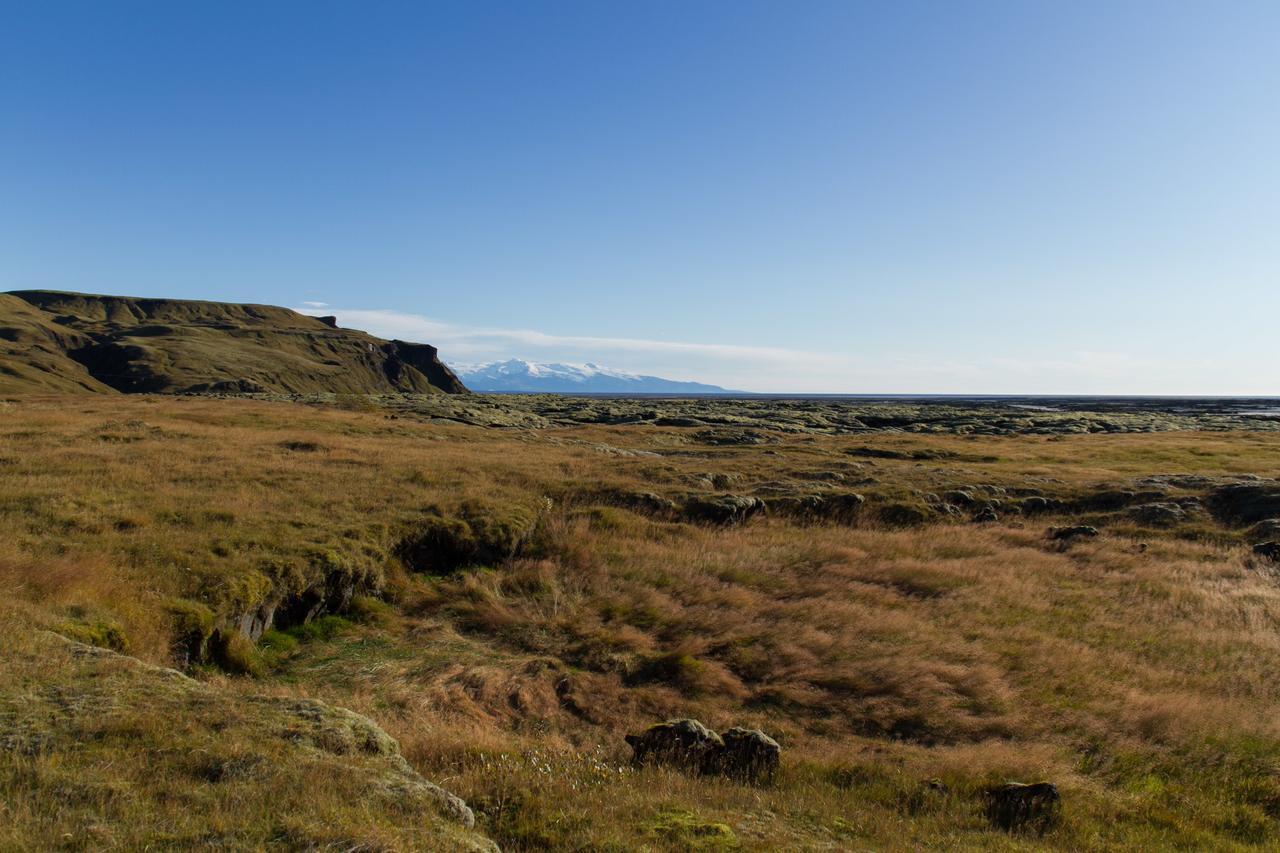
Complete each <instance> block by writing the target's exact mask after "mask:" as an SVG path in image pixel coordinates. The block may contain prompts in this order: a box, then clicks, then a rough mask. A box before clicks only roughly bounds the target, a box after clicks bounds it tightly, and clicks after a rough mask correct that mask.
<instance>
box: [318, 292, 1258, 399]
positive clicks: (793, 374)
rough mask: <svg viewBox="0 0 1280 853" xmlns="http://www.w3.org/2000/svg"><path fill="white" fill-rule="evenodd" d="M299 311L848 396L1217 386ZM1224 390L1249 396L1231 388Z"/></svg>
mask: <svg viewBox="0 0 1280 853" xmlns="http://www.w3.org/2000/svg"><path fill="white" fill-rule="evenodd" d="M303 305H304V307H303V308H300V309H298V310H299V311H300V312H301V313H304V314H312V315H317V314H321V313H325V314H333V315H336V316H337V318H338V323H339V325H341V326H345V327H347V328H354V329H363V330H365V331H368V332H370V333H372V334H375V335H378V336H380V337H385V338H399V339H401V340H409V341H420V342H425V343H430V344H432V345H434V346H435V347H437V348H438V349H439V350H440V355H441V357H442V358H443V359H444V360H445V361H446V362H458V363H464V362H471V363H474V362H483V361H493V360H500V359H506V358H512V357H518V358H527V359H529V360H532V361H560V362H568V363H582V362H596V363H599V364H604V365H606V366H608V367H612V368H617V369H620V370H626V371H630V372H632V373H646V374H652V375H656V376H662V377H665V378H668V379H684V380H694V381H699V382H710V383H714V384H716V385H722V386H724V387H726V388H735V389H739V390H744V391H760V392H778V393H808V394H823V393H837V394H839V393H847V394H1139V393H1143V394H1168V395H1177V394H1189V393H1195V392H1194V391H1193V390H1192V389H1194V388H1195V387H1213V385H1214V384H1215V383H1214V382H1213V377H1212V376H1210V375H1209V371H1208V370H1207V368H1206V366H1205V365H1203V364H1196V363H1187V364H1172V363H1170V362H1168V361H1167V360H1153V359H1139V358H1136V357H1134V356H1132V355H1130V354H1127V353H1123V352H1093V351H1077V352H1069V353H1063V354H1060V355H1054V354H1043V355H1041V356H1039V357H1036V358H1027V357H1025V356H1024V354H1022V353H1017V352H1015V353H1008V352H1006V353H999V352H993V353H992V354H991V355H990V356H983V357H981V358H974V359H968V360H966V359H931V358H911V357H903V356H895V355H892V354H887V353H886V354H877V355H875V356H874V357H866V356H856V355H852V354H832V353H818V352H807V351H804V350H796V349H788V348H781V347H761V346H747V345H738V344H708V343H693V342H684V341H661V340H651V339H646V338H609V337H597V336H588V335H552V334H547V333H546V332H539V331H536V330H533V329H502V328H492V327H484V326H466V325H459V324H455V323H446V322H442V321H440V320H435V319H432V318H430V317H425V316H422V315H420V314H407V313H403V312H399V311H389V310H377V309H339V308H332V307H330V306H323V307H324V308H325V309H326V310H325V311H323V312H322V311H320V310H318V309H319V308H320V307H322V306H320V305H318V304H315V303H303ZM1218 393H1241V394H1245V393H1250V392H1249V391H1247V390H1242V389H1234V390H1233V389H1228V390H1224V391H1219V392H1218Z"/></svg>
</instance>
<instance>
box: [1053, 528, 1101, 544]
mask: <svg viewBox="0 0 1280 853" xmlns="http://www.w3.org/2000/svg"><path fill="white" fill-rule="evenodd" d="M1097 535H1098V528H1096V527H1091V526H1090V525H1087V524H1078V525H1075V526H1074V527H1050V528H1049V533H1048V536H1049V538H1050V539H1053V540H1055V541H1058V542H1066V541H1068V540H1071V539H1076V538H1080V537H1084V538H1087V539H1092V538H1093V537H1095V536H1097Z"/></svg>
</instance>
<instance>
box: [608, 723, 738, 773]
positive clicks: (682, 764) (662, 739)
mask: <svg viewBox="0 0 1280 853" xmlns="http://www.w3.org/2000/svg"><path fill="white" fill-rule="evenodd" d="M626 741H627V743H628V744H630V745H631V752H632V755H631V763H632V764H634V765H635V766H636V767H644V766H664V767H677V768H679V769H681V770H686V771H688V772H691V773H714V772H715V771H716V769H717V767H718V764H719V759H720V753H721V752H722V751H723V750H724V740H722V739H721V737H720V735H718V734H716V733H715V732H713V731H711V729H709V728H707V727H706V726H704V725H703V724H702V723H700V722H698V721H697V720H689V719H682V720H668V721H667V722H665V723H656V724H654V725H652V726H649V728H647V729H645V730H644V731H643V732H641V733H640V734H638V735H627V736H626Z"/></svg>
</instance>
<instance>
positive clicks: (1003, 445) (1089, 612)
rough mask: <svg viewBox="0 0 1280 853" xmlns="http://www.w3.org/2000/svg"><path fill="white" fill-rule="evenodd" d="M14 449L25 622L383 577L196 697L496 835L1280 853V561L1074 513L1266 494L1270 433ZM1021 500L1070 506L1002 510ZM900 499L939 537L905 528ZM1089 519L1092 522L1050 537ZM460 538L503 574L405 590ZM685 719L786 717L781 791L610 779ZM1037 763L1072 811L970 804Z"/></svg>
mask: <svg viewBox="0 0 1280 853" xmlns="http://www.w3.org/2000/svg"><path fill="white" fill-rule="evenodd" d="M0 434H3V435H4V438H5V442H4V445H3V448H4V449H3V450H2V451H0V541H3V542H4V545H3V546H0V578H3V583H4V585H5V587H6V588H7V589H10V590H12V591H13V595H14V598H15V600H17V601H21V602H24V603H23V604H22V607H21V617H20V620H21V624H22V625H23V626H26V628H28V629H29V628H30V627H33V626H44V627H49V628H53V629H56V630H60V631H62V632H63V633H67V634H71V635H76V636H79V637H80V638H81V639H86V640H90V641H94V642H98V643H99V644H104V645H117V646H119V647H121V648H125V649H127V650H128V651H129V652H131V653H132V654H136V655H138V656H140V657H142V658H144V659H147V660H150V661H153V662H156V663H167V662H170V661H172V660H173V654H174V649H175V631H176V630H177V622H176V619H177V617H176V616H175V608H174V602H175V601H182V602H189V603H191V604H192V605H196V606H199V607H202V608H206V609H207V611H208V613H209V614H210V618H214V619H220V618H229V617H233V616H236V615H238V614H239V613H241V612H243V611H244V610H245V609H246V608H251V607H252V606H254V605H255V604H256V603H258V602H259V601H261V600H262V599H263V597H264V596H270V595H278V594H280V593H281V592H282V591H284V592H290V593H297V592H300V591H303V590H305V589H307V588H308V587H309V586H311V585H314V584H315V583H317V582H318V581H320V580H323V578H324V577H326V576H327V574H329V573H332V572H334V571H338V572H339V573H345V574H348V575H350V576H351V577H355V578H359V579H361V583H362V586H361V590H360V594H359V595H358V596H357V597H356V598H354V599H352V601H351V602H349V603H348V604H347V606H346V607H345V609H344V612H343V614H342V616H341V618H337V617H329V618H328V619H321V620H319V621H316V622H312V623H310V624H308V625H296V626H293V627H292V628H290V629H289V630H276V631H272V632H270V633H268V634H267V635H266V636H265V637H264V638H263V640H262V642H261V643H259V644H258V646H257V647H255V648H248V649H242V650H241V651H242V652H243V654H244V660H245V666H244V667H243V668H244V669H247V670H250V671H253V672H255V673H257V675H256V677H254V678H248V679H246V678H228V677H227V676H225V675H221V674H219V673H218V672H216V671H213V670H204V675H203V677H204V678H205V679H207V680H208V681H209V682H210V683H211V684H212V685H214V686H216V688H217V689H218V691H220V695H227V696H231V697H234V696H236V695H237V694H239V693H244V694H246V695H251V694H258V693H261V692H263V691H266V692H269V693H270V692H276V693H279V694H282V695H306V696H315V697H319V698H323V699H325V700H328V701H331V702H334V703H336V704H338V705H342V706H344V707H351V708H355V709H356V710H359V711H361V712H362V713H365V714H367V715H368V716H370V717H371V718H372V719H374V720H376V721H377V722H378V723H379V724H381V725H382V726H383V727H384V728H386V730H387V731H388V732H390V733H391V734H392V735H394V736H395V737H396V738H397V739H398V740H399V742H400V745H401V748H402V749H403V752H404V754H405V755H406V757H407V758H408V759H409V761H410V762H411V764H412V765H413V766H414V768H415V769H416V770H418V771H420V772H421V773H422V774H423V775H424V776H426V777H427V778H432V779H437V780H439V781H441V782H442V783H444V784H446V787H449V788H450V789H452V790H454V791H455V792H457V793H459V794H460V795H462V796H464V798H466V799H467V800H468V802H470V803H471V805H472V806H473V807H474V808H475V809H476V810H477V817H478V821H479V826H480V827H481V828H482V829H483V830H484V831H486V832H487V833H488V834H489V835H490V836H491V837H493V838H495V839H496V840H498V841H499V842H500V843H501V844H503V846H504V847H509V848H514V849H540V848H546V847H586V848H601V847H604V848H608V847H610V846H614V847H617V848H619V849H623V848H631V847H634V846H636V845H637V844H639V843H643V844H645V845H648V846H649V847H650V848H651V849H689V848H698V847H703V848H735V847H745V848H751V849H776V848H779V847H792V848H817V847H824V846H827V847H830V846H835V847H846V846H847V847H855V848H856V847H865V846H871V847H876V848H903V849H907V848H913V847H919V846H923V845H931V846H946V847H968V848H1007V847H1021V846H1037V845H1039V844H1052V845H1056V846H1061V847H1070V848H1076V849H1080V848H1113V849H1133V848H1135V847H1148V848H1150V847H1171V846H1183V847H1201V848H1206V847H1207V848H1218V849H1233V848H1237V847H1238V848H1244V847H1247V846H1250V845H1256V844H1274V843H1276V842H1277V841H1278V840H1280V835H1278V834H1277V833H1278V828H1277V817H1278V816H1280V781H1278V779H1277V774H1276V767H1277V765H1278V763H1280V733H1278V732H1277V730H1276V725H1275V723H1274V713H1273V712H1274V708H1275V707H1276V704H1277V700H1280V696H1278V695H1277V692H1280V688H1277V687H1276V686H1275V683H1274V679H1273V678H1271V677H1270V674H1271V673H1274V672H1275V671H1277V667H1278V666H1280V644H1277V633H1276V629H1277V627H1278V620H1280V592H1278V588H1277V586H1276V581H1275V576H1274V574H1273V573H1272V572H1271V571H1270V570H1269V569H1268V568H1267V567H1266V566H1264V565H1259V564H1257V563H1255V562H1254V560H1253V558H1251V557H1250V556H1249V555H1248V549H1247V548H1246V547H1245V545H1244V540H1243V538H1242V536H1241V531H1240V530H1238V529H1235V528H1231V527H1226V526H1223V525H1221V524H1219V523H1218V522H1217V521H1215V520H1214V518H1213V517H1212V516H1211V515H1209V514H1208V513H1205V512H1203V511H1196V512H1191V513H1188V515H1187V517H1186V518H1185V519H1184V520H1182V521H1180V522H1178V523H1177V524H1176V525H1174V526H1172V527H1169V528H1154V529H1153V528H1151V527H1148V526H1144V525H1143V524H1141V523H1139V521H1137V520H1135V517H1134V516H1132V515H1131V514H1127V513H1126V512H1125V511H1123V510H1120V511H1114V512H1113V511H1109V510H1107V511H1103V510H1096V509H1089V508H1087V507H1085V505H1084V504H1082V503H1080V501H1081V500H1082V499H1083V498H1087V497H1088V496H1089V495H1091V494H1095V493H1097V492H1099V491H1101V490H1105V489H1121V488H1127V489H1134V490H1138V489H1149V488H1152V487H1151V486H1150V484H1149V483H1148V484H1146V485H1143V484H1142V481H1144V480H1147V479H1148V478H1150V477H1152V476H1153V475H1169V474H1195V475H1204V476H1210V477H1227V476H1238V475H1244V474H1262V475H1268V474H1270V473H1273V472H1275V471H1276V470H1278V469H1280V440H1277V439H1276V438H1274V437H1273V436H1272V435H1271V434H1263V433H1212V434H1211V433H1199V432H1170V433H1161V434H1134V435H1079V436H1067V437H1063V436H1007V437H994V436H988V437H983V438H982V439H980V440H978V439H973V438H967V437H963V436H953V435H910V436H908V435H900V434H898V435H895V434H873V435H859V436H813V435H805V434H790V435H788V434H783V433H775V434H770V435H768V439H769V441H768V443H767V444H764V445H760V446H754V445H752V446H739V445H733V444H727V445H726V444H716V443H714V442H713V441H712V440H711V439H712V438H714V436H707V437H693V436H691V433H690V431H689V430H688V429H680V428H663V427H660V426H655V425H651V424H646V425H630V426H602V425H589V426H582V427H576V428H572V429H568V430H542V431H524V430H505V431H502V430H482V429H476V428H471V427H463V426H449V425H442V424H439V423H431V422H427V421H426V420H425V419H423V420H418V419H416V418H415V417H413V416H412V415H411V414H407V413H403V412H401V413H400V417H397V418H396V419H394V420H389V419H388V415H387V414H386V412H385V411H383V410H377V409H375V410H373V411H347V410H343V409H340V408H334V407H303V406H297V405H282V404H270V403H263V402H236V401H227V400H201V399H189V398H179V399H172V398H169V399H165V398H114V399H112V400H110V401H109V402H108V401H106V400H94V399H90V398H79V399H77V400H76V401H75V402H74V403H68V402H67V401H66V400H54V399H50V400H47V401H38V400H26V401H20V402H15V403H11V404H9V405H7V406H4V407H0ZM868 449H870V450H872V451H875V452H873V453H868V452H867V451H868ZM1159 488H1160V489H1161V490H1162V491H1163V492H1164V493H1166V494H1167V496H1168V497H1169V498H1171V499H1173V498H1185V497H1188V496H1192V495H1193V494H1194V493H1195V490H1194V489H1189V488H1186V487H1183V486H1176V485H1167V484H1166V485H1164V486H1160V487H1159ZM966 489H967V490H968V491H969V492H971V493H975V494H978V495H985V496H988V497H990V496H993V495H996V494H1001V495H1003V498H1002V500H1003V503H1002V504H1001V510H1000V513H1001V518H1000V520H999V521H997V522H995V523H992V524H982V525H978V524H972V523H970V521H969V514H967V513H966V514H965V515H961V516H949V515H946V514H942V513H940V512H939V511H938V510H937V506H938V503H937V502H936V501H933V500H932V499H931V498H930V495H935V494H938V495H941V494H945V493H947V492H948V491H955V490H962V491H963V490H966ZM854 491H856V492H857V493H858V494H860V495H862V497H863V499H864V503H863V504H862V505H861V508H860V510H859V512H858V514H857V517H855V518H851V519H841V520H839V521H835V520H825V519H823V518H813V517H804V516H793V515H788V514H785V513H784V512H781V511H773V512H771V513H769V514H768V515H767V516H765V517H761V518H758V519H755V520H753V521H751V522H749V523H746V524H743V525H730V526H727V527H722V526H716V525H709V524H705V523H698V524H695V523H690V522H689V521H688V520H686V519H685V518H684V517H683V516H682V515H681V512H680V509H679V508H680V506H682V505H683V503H684V502H685V501H687V500H689V499H690V498H692V497H699V496H704V497H705V496H707V495H715V494H722V493H734V494H742V495H759V496H761V497H763V498H765V499H767V500H774V499H776V498H778V497H786V496H797V495H816V496H820V497H824V498H825V499H826V500H827V501H828V503H830V502H831V501H833V500H834V499H835V498H836V497H837V496H841V495H847V494H849V493H852V492H854ZM1030 491H1035V492H1036V493H1038V494H1039V495H1042V496H1045V497H1047V498H1051V499H1053V500H1055V501H1060V502H1061V504H1060V507H1059V509H1056V510H1053V511H1051V512H1049V513H1048V514H1043V515H1030V514H1026V515H1023V514H1019V513H1017V512H1015V511H1013V507H1015V506H1017V505H1019V503H1020V502H1021V501H1022V500H1025V493H1026V492H1030ZM637 495H643V496H645V498H644V499H643V500H639V499H637V497H636V496H637ZM782 505H785V504H779V506H782ZM903 506H909V507H913V508H917V509H919V511H920V512H921V513H922V514H923V518H922V519H920V520H919V521H918V523H912V524H910V525H908V526H901V525H900V524H897V525H895V524H893V523H890V521H892V520H893V519H901V518H903V517H904V516H902V515H901V514H900V513H890V512H887V511H886V508H889V507H903ZM1066 507H1071V508H1070V509H1066ZM504 519H505V521H504ZM1076 521H1089V522H1092V523H1096V524H1099V525H1101V526H1102V528H1103V531H1104V535H1103V536H1102V537H1100V538H1098V539H1096V540H1090V541H1081V542H1076V543H1073V544H1069V545H1063V544H1061V543H1056V542H1053V541H1051V540H1049V539H1047V538H1046V537H1045V529H1046V527H1048V526H1049V525H1052V524H1062V523H1068V522H1076ZM462 524H465V525H467V527H466V529H467V531H468V535H470V536H471V537H472V540H468V541H470V542H471V543H472V544H471V545H468V546H467V547H468V548H470V550H467V549H462V550H463V551H464V552H465V554H468V555H471V556H472V557H474V558H475V560H476V562H478V563H479V565H476V566H471V567H464V568H463V569H462V570H460V571H452V570H450V567H443V566H434V567H431V568H430V572H431V573H422V572H413V571H409V570H407V567H406V565H405V558H406V554H407V553H409V552H407V551H406V550H405V543H406V541H417V540H415V539H414V537H415V536H417V537H419V538H421V537H422V536H423V531H424V530H427V531H428V532H431V535H433V536H434V535H438V533H437V532H434V531H436V527H435V526H439V525H445V526H447V527H448V528H449V529H450V530H456V529H457V528H458V526H459V525H462ZM433 525H435V526H433ZM485 525H488V526H487V527H486V526H485ZM504 525H505V526H504ZM495 530H497V531H499V532H494V531H495ZM508 530H515V531H516V532H515V533H514V534H512V535H508V534H507V533H505V532H502V531H508ZM431 541H439V540H438V539H436V540H431ZM449 541H450V542H454V541H455V540H449ZM476 542H480V543H481V544H484V543H490V544H489V545H488V546H486V547H487V548H488V550H485V548H482V547H480V545H477V544H475V543H476ZM495 542H496V543H499V544H500V545H501V547H498V546H496V545H492V543H495ZM476 555H479V556H476ZM411 562H412V561H411ZM412 567H413V566H412V565H411V566H409V567H408V568H412ZM419 568H424V567H423V566H419ZM18 623H19V617H18V616H15V617H14V620H13V624H18ZM77 632H79V633H78V634H77ZM3 689H6V690H11V689H12V682H10V683H9V684H7V685H4V686H3ZM157 713H159V712H157ZM686 714H687V715H694V716H698V717H700V718H701V719H703V720H704V721H705V722H707V723H709V724H711V725H713V726H717V727H725V726H728V725H731V724H735V723H749V724H752V725H759V726H761V727H763V728H765V729H766V730H767V731H770V732H773V733H776V734H777V735H778V737H779V739H780V740H781V741H782V743H783V746H784V749H785V752H784V762H783V772H782V775H781V778H780V780H779V782H778V784H777V785H776V786H775V787H773V788H765V789H757V788H750V787H743V786H738V785H735V784H732V783H728V782H724V781H711V780H699V779H690V778H687V777H683V776H680V775H676V774H671V773H665V772H661V771H644V772H643V773H637V772H635V771H632V770H630V769H629V768H627V767H626V766H625V758H626V750H625V747H624V746H623V745H622V743H621V735H622V733H623V732H625V731H627V730H635V729H636V728H638V727H640V726H643V725H645V724H647V723H649V722H652V721H653V720H655V719H660V718H666V717H670V716H676V715H686ZM1041 777H1044V778H1049V779H1052V780H1053V781H1055V782H1057V783H1058V784H1059V786H1060V787H1061V789H1062V790H1063V793H1064V797H1065V801H1066V808H1065V811H1064V819H1063V822H1062V824H1061V825H1060V826H1059V827H1057V828H1056V829H1054V830H1052V831H1051V832H1050V834H1049V835H1047V836H1046V837H1045V838H1044V839H1037V838H1024V837H1019V836H1009V835H1007V834H1005V833H1003V832H1001V831H998V830H994V829H992V828H991V827H990V826H989V825H988V824H987V823H986V821H985V820H984V818H983V817H982V814H981V803H980V798H979V796H978V792H979V791H980V789H981V788H982V787H983V786H985V785H987V784H990V783H992V782H997V781H1004V780H1006V779H1011V778H1012V779H1022V780H1031V779H1033V778H1041ZM930 778H939V779H941V780H942V781H943V782H944V783H945V784H946V787H947V791H948V793H946V794H939V793H937V792H935V791H933V790H932V789H927V788H923V787H922V786H921V782H922V781H923V780H925V779H930ZM39 790H41V789H40V788H38V787H37V788H21V787H20V788H18V789H15V796H17V797H18V798H19V799H21V797H22V792H23V791H39ZM369 837H370V838H373V837H375V836H374V835H370V836H369ZM388 837H390V836H388ZM387 843H391V844H392V846H395V845H396V844H410V845H412V843H414V842H406V841H405V840H404V839H401V840H399V841H394V842H387Z"/></svg>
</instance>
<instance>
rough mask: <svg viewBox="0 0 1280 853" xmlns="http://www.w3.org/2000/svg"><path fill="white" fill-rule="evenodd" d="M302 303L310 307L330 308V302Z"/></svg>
mask: <svg viewBox="0 0 1280 853" xmlns="http://www.w3.org/2000/svg"><path fill="white" fill-rule="evenodd" d="M302 304H303V305H305V306H307V307H308V308H328V307H329V303H328V302H304V303H302Z"/></svg>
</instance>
